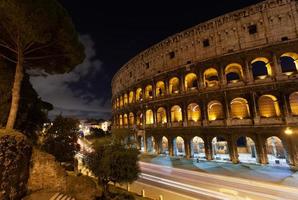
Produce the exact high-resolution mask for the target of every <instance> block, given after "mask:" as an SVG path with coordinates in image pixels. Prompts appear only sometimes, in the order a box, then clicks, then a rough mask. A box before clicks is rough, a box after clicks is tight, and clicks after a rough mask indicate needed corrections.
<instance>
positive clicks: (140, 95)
mask: <svg viewBox="0 0 298 200" xmlns="http://www.w3.org/2000/svg"><path fill="white" fill-rule="evenodd" d="M142 100H143V91H142V88H138V89H137V91H136V101H137V102H138V101H142Z"/></svg>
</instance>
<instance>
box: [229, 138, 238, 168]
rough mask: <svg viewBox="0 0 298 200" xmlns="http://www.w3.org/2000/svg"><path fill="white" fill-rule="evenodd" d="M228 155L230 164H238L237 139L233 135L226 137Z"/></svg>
mask: <svg viewBox="0 0 298 200" xmlns="http://www.w3.org/2000/svg"><path fill="white" fill-rule="evenodd" d="M228 146H229V154H230V159H231V161H232V163H234V164H237V163H239V155H238V149H237V138H236V137H235V136H234V135H230V136H229V137H228Z"/></svg>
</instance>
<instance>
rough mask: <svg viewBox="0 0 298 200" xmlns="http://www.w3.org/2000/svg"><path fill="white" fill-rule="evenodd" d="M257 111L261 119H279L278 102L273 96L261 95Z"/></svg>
mask: <svg viewBox="0 0 298 200" xmlns="http://www.w3.org/2000/svg"><path fill="white" fill-rule="evenodd" d="M258 104H259V111H260V116H261V117H266V118H268V117H279V116H280V109H279V105H278V100H277V98H276V97H275V96H273V95H262V96H261V97H260V98H259V100H258Z"/></svg>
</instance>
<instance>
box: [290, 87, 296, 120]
mask: <svg viewBox="0 0 298 200" xmlns="http://www.w3.org/2000/svg"><path fill="white" fill-rule="evenodd" d="M289 103H290V108H291V113H292V115H294V116H298V92H293V93H292V94H290V96H289Z"/></svg>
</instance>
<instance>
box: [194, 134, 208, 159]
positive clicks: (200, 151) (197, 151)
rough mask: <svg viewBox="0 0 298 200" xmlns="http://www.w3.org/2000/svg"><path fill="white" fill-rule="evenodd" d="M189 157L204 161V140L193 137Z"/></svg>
mask: <svg viewBox="0 0 298 200" xmlns="http://www.w3.org/2000/svg"><path fill="white" fill-rule="evenodd" d="M191 155H192V157H193V158H199V159H206V154H205V145H204V140H203V139H202V138H201V137H198V136H195V137H194V138H193V139H192V140H191Z"/></svg>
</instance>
